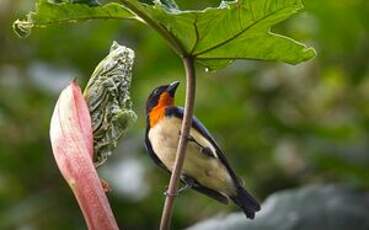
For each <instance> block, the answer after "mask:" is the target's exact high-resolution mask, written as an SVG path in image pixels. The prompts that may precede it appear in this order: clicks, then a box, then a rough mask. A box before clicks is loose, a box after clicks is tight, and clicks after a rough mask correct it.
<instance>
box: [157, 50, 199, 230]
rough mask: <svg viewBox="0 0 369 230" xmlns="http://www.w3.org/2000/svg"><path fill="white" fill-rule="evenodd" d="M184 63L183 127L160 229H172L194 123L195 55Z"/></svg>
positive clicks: (185, 59)
mask: <svg viewBox="0 0 369 230" xmlns="http://www.w3.org/2000/svg"><path fill="white" fill-rule="evenodd" d="M182 60H183V64H184V67H185V70H186V81H187V82H186V102H185V109H184V116H183V121H182V127H181V136H180V139H179V143H178V147H177V153H176V160H175V163H174V166H173V169H172V175H171V177H170V182H169V186H168V191H167V197H166V199H165V203H164V208H163V213H162V216H161V222H160V230H168V229H170V223H171V218H172V213H173V204H174V197H175V194H176V192H177V188H178V183H179V178H180V175H181V171H182V166H183V163H184V159H185V154H186V148H187V142H188V136H189V133H190V129H191V125H192V115H193V107H194V102H195V91H196V77H195V67H194V59H193V57H184V58H183V59H182Z"/></svg>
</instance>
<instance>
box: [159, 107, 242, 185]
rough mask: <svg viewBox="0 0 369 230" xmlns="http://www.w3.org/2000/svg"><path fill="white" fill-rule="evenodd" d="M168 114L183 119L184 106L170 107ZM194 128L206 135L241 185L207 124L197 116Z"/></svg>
mask: <svg viewBox="0 0 369 230" xmlns="http://www.w3.org/2000/svg"><path fill="white" fill-rule="evenodd" d="M166 113H167V115H169V116H170V115H173V116H176V117H178V118H180V119H183V114H184V112H183V108H180V107H175V106H173V107H170V108H168V109H167V110H166ZM192 128H194V129H195V130H196V131H198V132H199V133H200V134H201V135H202V136H204V137H205V138H206V139H207V140H208V141H209V142H210V143H211V144H212V145H213V147H214V149H215V151H216V153H215V155H214V156H215V157H216V158H218V159H219V160H220V162H221V163H222V164H223V165H224V166H225V168H226V169H227V171H228V173H229V175H230V176H231V177H232V179H233V181H234V183H235V185H236V186H241V182H240V180H239V178H238V177H237V175H236V173H235V172H234V171H233V169H232V168H231V166H230V164H229V163H228V160H227V158H226V157H225V155H224V153H223V151H222V150H221V149H220V147H219V145H218V144H217V143H216V141H215V140H214V138H213V137H212V136H211V134H210V132H209V131H208V130H207V129H206V128H205V126H204V125H203V124H202V123H201V122H200V121H199V120H198V119H197V118H196V117H195V116H193V118H192Z"/></svg>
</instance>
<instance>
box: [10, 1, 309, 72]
mask: <svg viewBox="0 0 369 230" xmlns="http://www.w3.org/2000/svg"><path fill="white" fill-rule="evenodd" d="M120 2H121V3H122V4H121V5H120V4H118V3H109V4H107V5H104V6H95V7H89V6H87V5H82V4H72V3H65V2H64V3H59V4H52V3H49V2H47V1H46V0H38V4H37V9H36V12H35V13H31V14H30V15H29V16H28V19H27V20H26V21H17V22H16V24H15V25H16V27H15V28H18V31H22V29H23V28H24V25H26V27H27V26H28V25H32V26H43V25H48V24H53V23H63V22H70V21H80V20H86V19H95V18H105V19H106V18H115V19H117V18H118V19H137V20H139V21H141V22H145V23H146V24H147V25H149V26H151V27H152V28H153V29H155V30H156V31H158V32H159V33H160V34H161V35H162V36H163V37H164V38H165V40H166V41H167V42H168V43H169V45H170V46H171V47H172V48H173V49H174V50H175V51H176V52H177V53H178V54H179V55H181V56H185V55H191V56H193V57H195V60H196V61H197V62H198V63H200V64H202V65H204V66H205V67H207V68H210V69H219V68H221V67H224V66H226V65H227V64H229V63H231V62H232V61H233V60H237V59H249V60H267V61H282V62H286V63H291V64H297V63H300V62H303V61H306V60H309V59H311V58H312V57H314V56H315V50H314V49H313V48H308V47H307V46H305V45H303V44H301V43H299V42H297V41H295V40H293V39H291V38H288V37H285V36H282V35H280V34H275V33H272V32H271V31H270V30H271V27H272V26H273V25H275V24H278V23H279V22H281V21H284V20H286V19H287V18H288V17H290V16H291V15H293V14H295V13H296V12H298V11H299V10H301V9H302V8H303V4H302V1H301V0H238V1H232V2H222V3H221V4H220V6H219V7H217V8H207V9H204V10H201V11H194V10H193V11H181V10H179V9H178V7H177V5H176V4H175V2H174V1H173V0H161V1H159V0H154V1H153V4H152V5H148V4H144V3H141V2H139V1H136V0H120ZM22 26H23V27H22ZM19 28H20V29H19ZM23 30H24V29H23ZM26 32H27V30H26Z"/></svg>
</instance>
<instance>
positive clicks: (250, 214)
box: [231, 186, 260, 219]
mask: <svg viewBox="0 0 369 230" xmlns="http://www.w3.org/2000/svg"><path fill="white" fill-rule="evenodd" d="M231 199H232V200H233V202H234V203H235V204H236V205H238V206H239V207H240V208H241V209H242V210H243V212H244V213H245V215H246V217H247V218H250V219H254V217H255V212H257V211H259V210H260V204H259V202H258V201H257V200H255V198H254V197H252V195H251V194H250V193H248V192H247V191H246V190H245V189H244V188H243V187H241V186H238V188H237V195H236V196H233V197H231Z"/></svg>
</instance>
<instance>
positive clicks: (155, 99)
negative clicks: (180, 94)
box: [146, 81, 179, 126]
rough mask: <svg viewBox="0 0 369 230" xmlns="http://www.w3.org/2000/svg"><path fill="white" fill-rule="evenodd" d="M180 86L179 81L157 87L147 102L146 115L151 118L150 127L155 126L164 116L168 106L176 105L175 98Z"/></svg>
mask: <svg viewBox="0 0 369 230" xmlns="http://www.w3.org/2000/svg"><path fill="white" fill-rule="evenodd" d="M178 86H179V81H175V82H172V83H170V84H168V85H162V86H159V87H156V88H155V89H154V90H153V91H152V92H151V94H150V96H149V97H148V99H147V102H146V114H147V115H148V116H149V118H150V119H149V120H150V126H153V125H154V124H155V123H156V122H158V121H159V120H160V118H162V116H163V115H164V110H165V109H166V108H167V107H168V106H173V105H174V97H175V94H176V91H177V88H178Z"/></svg>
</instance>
